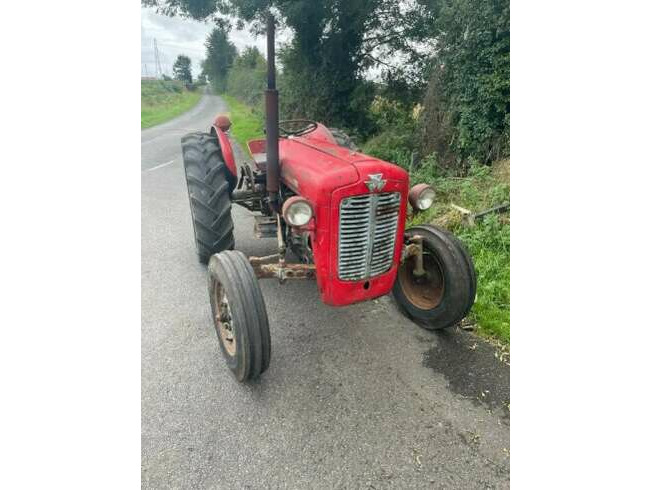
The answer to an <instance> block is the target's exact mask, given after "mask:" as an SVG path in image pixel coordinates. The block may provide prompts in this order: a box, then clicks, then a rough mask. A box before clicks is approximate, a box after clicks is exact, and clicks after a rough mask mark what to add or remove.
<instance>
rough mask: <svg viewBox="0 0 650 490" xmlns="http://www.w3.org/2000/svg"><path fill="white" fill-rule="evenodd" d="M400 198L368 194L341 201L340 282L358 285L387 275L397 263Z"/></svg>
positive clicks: (390, 194)
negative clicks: (380, 275) (350, 282)
mask: <svg viewBox="0 0 650 490" xmlns="http://www.w3.org/2000/svg"><path fill="white" fill-rule="evenodd" d="M399 206H400V194H399V192H390V193H384V194H364V195H363V196H353V197H348V198H346V199H343V200H342V201H341V208H340V210H341V213H340V217H341V218H340V219H341V221H340V223H339V257H338V259H339V265H338V269H339V278H340V279H341V280H344V281H358V280H360V279H366V278H368V277H374V276H378V275H379V274H383V273H384V272H386V271H387V270H388V269H390V266H391V264H392V262H393V254H394V251H395V235H396V234H397V221H398V220H399Z"/></svg>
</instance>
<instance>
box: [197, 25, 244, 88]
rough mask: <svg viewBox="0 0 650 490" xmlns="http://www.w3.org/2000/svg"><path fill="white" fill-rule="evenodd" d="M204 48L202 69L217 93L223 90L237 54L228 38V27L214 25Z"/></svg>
mask: <svg viewBox="0 0 650 490" xmlns="http://www.w3.org/2000/svg"><path fill="white" fill-rule="evenodd" d="M205 48H206V53H205V54H206V58H205V61H204V63H203V70H204V71H205V73H206V75H207V76H208V79H209V80H210V83H211V84H212V87H213V88H214V90H215V91H216V92H218V93H221V92H224V91H225V90H226V81H227V79H228V71H229V70H230V67H231V66H232V63H233V60H234V59H235V56H237V48H235V45H234V44H233V43H231V42H230V41H229V40H228V28H225V27H222V26H217V27H215V28H214V29H213V30H212V32H211V33H210V34H209V35H208V39H207V40H206V41H205Z"/></svg>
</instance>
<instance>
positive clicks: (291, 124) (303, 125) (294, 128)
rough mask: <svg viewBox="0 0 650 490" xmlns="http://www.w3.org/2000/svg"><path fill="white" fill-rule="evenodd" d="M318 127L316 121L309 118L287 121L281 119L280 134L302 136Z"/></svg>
mask: <svg viewBox="0 0 650 490" xmlns="http://www.w3.org/2000/svg"><path fill="white" fill-rule="evenodd" d="M317 127H318V124H317V123H316V121H311V120H309V119H290V120H287V121H280V127H279V129H280V135H281V136H302V135H303V134H307V133H311V132H312V131H314V130H315V129H316V128H317Z"/></svg>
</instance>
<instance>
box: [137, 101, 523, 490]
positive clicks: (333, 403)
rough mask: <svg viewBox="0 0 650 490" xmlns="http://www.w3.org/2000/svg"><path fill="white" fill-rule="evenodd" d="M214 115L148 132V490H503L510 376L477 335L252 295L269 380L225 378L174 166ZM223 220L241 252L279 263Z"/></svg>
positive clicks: (289, 290) (295, 287)
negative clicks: (267, 329)
mask: <svg viewBox="0 0 650 490" xmlns="http://www.w3.org/2000/svg"><path fill="white" fill-rule="evenodd" d="M223 110H225V104H224V102H223V101H222V99H220V98H218V97H216V96H208V95H206V96H205V97H204V98H203V99H202V100H201V102H200V103H199V105H198V106H197V107H196V108H195V109H193V110H191V111H190V112H188V113H186V114H185V115H183V116H181V117H179V118H177V119H175V120H173V121H171V122H168V123H166V124H163V125H160V126H157V127H154V128H150V129H147V130H143V131H142V163H141V165H142V174H141V185H142V207H141V213H142V485H143V487H144V488H156V489H159V488H233V489H240V488H300V489H304V488H389V487H390V488H507V487H508V486H509V474H510V464H509V457H510V456H509V448H510V442H509V415H508V409H509V401H508V399H509V383H510V375H509V368H508V366H507V365H505V364H504V363H503V362H501V361H499V360H498V359H497V358H496V357H495V349H494V348H493V347H492V346H490V345H489V344H486V343H484V342H482V341H481V340H479V339H477V338H475V337H474V336H473V335H471V334H468V333H466V332H463V331H461V330H451V331H446V332H443V333H432V332H428V331H426V330H423V329H421V328H420V327H418V326H417V325H415V324H413V323H412V322H410V321H409V320H407V319H405V318H404V317H403V316H402V315H401V314H400V313H399V311H398V310H397V308H396V306H395V304H394V301H393V299H392V298H391V297H384V298H381V299H379V300H375V301H370V302H367V303H363V304H358V305H354V306H349V307H345V308H332V307H328V306H325V305H323V304H322V303H321V302H320V300H319V296H318V292H317V290H316V285H315V283H312V282H298V281H295V282H289V283H287V284H284V285H280V284H278V283H277V282H276V281H273V280H265V281H262V291H263V293H264V298H265V301H266V306H267V309H268V315H269V321H270V325H271V335H272V348H273V351H272V359H271V367H270V369H269V370H268V371H267V372H266V373H265V374H264V375H263V376H262V378H261V379H260V380H259V381H257V382H256V383H254V384H251V385H241V384H239V383H237V381H235V379H234V378H233V377H232V376H231V375H230V372H229V371H228V370H227V368H226V366H225V363H224V362H223V360H222V358H221V354H220V352H219V346H218V344H217V337H216V333H215V332H214V330H213V326H212V322H211V319H210V307H209V302H208V296H207V288H206V282H207V275H206V269H205V267H204V266H202V265H200V264H199V263H198V261H197V258H196V255H195V251H194V243H193V237H192V224H191V221H190V210H189V206H188V199H187V191H186V189H185V183H184V179H183V169H182V161H181V151H180V138H181V136H182V135H183V134H185V133H186V132H189V131H195V130H205V128H206V127H208V125H209V123H210V121H211V120H212V119H213V118H214V116H215V114H216V113H217V112H221V111H223ZM238 153H239V157H240V158H245V157H244V156H243V153H242V152H241V151H238ZM233 209H234V220H235V240H236V244H237V248H238V249H239V250H241V251H243V252H244V253H246V254H247V255H253V254H254V255H264V254H269V253H273V251H274V246H275V242H274V240H272V239H264V240H256V239H255V238H254V237H253V233H252V230H253V219H252V216H251V214H250V213H249V212H248V211H246V210H244V209H242V208H239V207H237V206H235V207H234V208H233Z"/></svg>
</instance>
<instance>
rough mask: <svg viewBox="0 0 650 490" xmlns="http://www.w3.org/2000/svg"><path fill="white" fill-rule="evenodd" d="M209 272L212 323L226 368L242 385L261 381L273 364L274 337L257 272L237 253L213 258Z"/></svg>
mask: <svg viewBox="0 0 650 490" xmlns="http://www.w3.org/2000/svg"><path fill="white" fill-rule="evenodd" d="M208 272H209V278H208V289H209V294H210V305H211V307H212V319H213V321H214V327H215V330H216V331H217V337H218V339H219V345H220V346H221V352H222V353H223V355H224V357H225V359H226V364H227V365H228V368H229V369H230V370H231V371H232V372H233V374H234V375H235V378H237V380H238V381H239V382H246V381H249V380H251V379H255V378H258V377H259V376H260V375H261V374H262V373H263V372H264V371H266V370H267V369H268V367H269V363H270V361H271V333H270V330H269V321H268V317H267V315H266V305H265V304H264V298H263V297H262V290H261V289H260V285H259V281H258V279H257V277H256V276H255V272H254V271H253V268H252V267H251V265H250V262H249V261H248V259H247V258H246V256H245V255H244V254H243V253H241V252H239V251H234V250H227V251H225V252H221V253H218V254H215V255H213V256H212V257H211V258H210V262H209V264H208Z"/></svg>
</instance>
